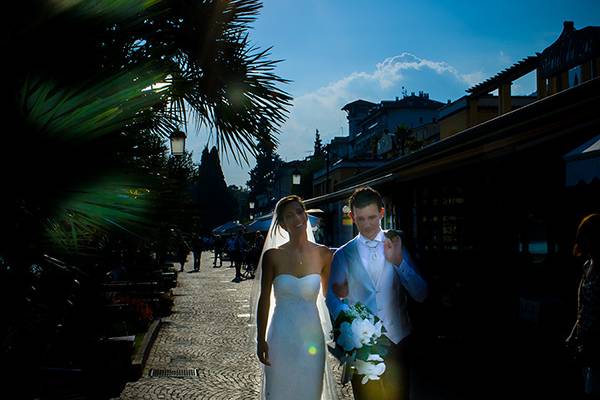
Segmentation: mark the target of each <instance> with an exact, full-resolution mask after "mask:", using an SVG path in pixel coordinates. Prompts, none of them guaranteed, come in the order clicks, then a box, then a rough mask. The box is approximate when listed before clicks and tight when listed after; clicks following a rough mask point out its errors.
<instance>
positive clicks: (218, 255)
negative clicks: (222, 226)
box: [213, 236, 225, 268]
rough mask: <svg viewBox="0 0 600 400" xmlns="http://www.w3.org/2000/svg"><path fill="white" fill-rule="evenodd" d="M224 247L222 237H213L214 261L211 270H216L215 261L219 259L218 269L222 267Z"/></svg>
mask: <svg viewBox="0 0 600 400" xmlns="http://www.w3.org/2000/svg"><path fill="white" fill-rule="evenodd" d="M224 247H225V240H224V239H223V237H222V236H217V237H215V259H214V263H213V268H217V259H219V267H222V266H223V248H224Z"/></svg>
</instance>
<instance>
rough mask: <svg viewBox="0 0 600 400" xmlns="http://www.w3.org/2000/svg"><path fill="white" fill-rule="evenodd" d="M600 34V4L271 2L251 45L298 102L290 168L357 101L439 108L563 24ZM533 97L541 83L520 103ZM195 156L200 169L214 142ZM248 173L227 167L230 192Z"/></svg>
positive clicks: (288, 135) (339, 128)
mask: <svg viewBox="0 0 600 400" xmlns="http://www.w3.org/2000/svg"><path fill="white" fill-rule="evenodd" d="M565 20H571V21H574V23H575V28H577V29H580V28H583V27H585V26H588V25H596V26H598V25H600V1H598V0H595V1H594V0H590V1H555V0H545V1H504V2H501V1H497V0H496V1H479V2H473V1H457V0H455V1H427V0H419V1H403V0H372V1H366V0H320V1H319V0H264V1H263V9H262V10H261V14H260V15H259V16H258V19H257V21H256V22H255V23H254V25H253V29H252V30H251V32H250V39H251V41H252V43H253V44H254V45H256V46H258V47H260V48H266V47H273V48H272V50H271V57H272V58H273V59H282V60H283V61H282V62H281V63H280V64H279V65H278V67H277V70H276V72H277V74H278V75H280V76H282V77H284V78H286V79H290V80H292V82H291V83H290V84H287V85H284V86H282V87H283V89H284V90H286V91H287V92H289V93H290V94H291V95H292V96H293V97H294V102H293V107H291V108H290V113H289V119H288V120H287V122H286V123H285V124H284V125H283V126H282V128H281V133H280V135H279V141H280V145H279V149H278V152H279V154H280V155H281V157H282V159H284V160H287V161H291V160H294V159H302V158H304V157H305V156H306V155H308V154H310V153H311V150H312V147H313V141H314V134H315V129H319V132H320V133H321V136H322V138H323V142H324V143H326V142H328V141H329V140H330V139H331V138H332V137H333V136H339V135H347V134H348V128H347V126H348V125H347V121H346V114H345V112H343V111H341V110H340V109H341V107H342V106H343V105H344V104H346V103H348V102H350V101H354V100H356V99H358V98H362V99H365V100H369V101H373V102H379V101H381V100H393V99H394V98H395V97H396V96H400V97H401V96H402V87H404V88H406V91H408V93H410V92H419V91H421V90H422V91H424V92H427V93H429V95H430V98H432V99H434V100H438V101H443V102H445V101H447V100H448V99H451V100H456V99H457V98H459V97H461V96H463V95H464V94H465V90H466V89H468V88H469V87H470V86H472V85H474V84H477V83H479V82H481V81H483V80H485V79H487V78H489V77H491V76H493V75H495V74H496V73H498V72H499V71H501V70H502V69H504V68H506V67H509V66H510V65H512V64H514V63H515V62H517V61H519V60H521V59H522V58H524V57H527V56H529V55H533V54H535V52H540V51H542V50H543V49H544V48H546V47H547V46H549V45H550V44H552V43H553V42H554V41H555V40H556V38H557V37H558V36H559V34H560V32H561V31H562V25H563V21H565ZM534 90H535V83H534V80H533V75H532V76H528V77H526V78H524V79H522V80H520V81H517V82H515V84H514V85H513V94H529V93H531V92H533V91H534ZM190 136H191V137H190V138H189V139H188V146H189V147H188V148H189V149H192V150H193V153H194V160H195V161H196V162H199V157H200V154H201V152H202V148H203V147H204V145H205V144H206V142H207V137H208V135H207V134H206V132H197V133H192V134H191V135H190ZM253 164H254V160H251V165H250V166H243V167H240V166H239V165H237V164H235V163H234V162H233V161H230V162H228V161H227V160H226V159H223V160H222V165H223V172H224V173H225V178H226V180H227V183H228V184H236V185H245V183H246V181H247V180H248V171H249V170H250V169H251V168H252V166H253Z"/></svg>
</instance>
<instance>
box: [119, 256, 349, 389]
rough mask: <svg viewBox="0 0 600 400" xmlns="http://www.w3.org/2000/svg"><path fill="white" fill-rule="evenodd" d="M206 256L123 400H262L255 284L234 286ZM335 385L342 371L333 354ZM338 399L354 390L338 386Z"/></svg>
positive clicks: (188, 275)
mask: <svg viewBox="0 0 600 400" xmlns="http://www.w3.org/2000/svg"><path fill="white" fill-rule="evenodd" d="M212 257H213V253H212V252H204V253H203V255H202V260H201V261H202V262H201V268H200V272H189V271H190V270H192V269H193V268H192V255H191V254H190V256H189V257H188V263H187V264H186V266H185V272H183V273H179V276H178V284H177V287H176V288H174V289H173V293H174V294H175V305H174V308H173V313H172V314H171V315H170V316H169V317H167V318H164V319H163V324H162V326H161V327H160V330H159V332H158V335H157V337H156V340H155V342H154V344H153V345H152V349H151V351H150V355H149V357H148V361H147V363H146V366H145V369H144V373H143V375H142V378H140V379H139V380H138V381H136V382H129V383H128V384H127V385H126V387H125V389H124V390H123V392H122V393H121V396H120V399H121V400H155V399H182V400H183V399H185V400H192V399H211V400H212V399H228V400H229V399H258V398H259V390H260V368H259V362H258V359H257V357H256V355H255V353H254V347H253V346H250V344H249V342H248V340H249V328H248V322H249V317H248V314H249V313H250V292H251V288H252V282H253V281H252V280H247V281H242V282H240V283H235V282H232V279H233V277H234V276H235V270H234V269H233V268H230V267H229V262H224V263H223V267H221V268H213V267H212ZM328 357H330V364H331V365H332V366H334V374H335V378H336V381H337V382H339V381H340V372H341V371H340V368H339V366H338V363H337V361H336V360H335V359H333V357H331V355H329V356H328ZM153 368H154V369H167V370H175V369H197V370H198V377H185V378H174V377H150V376H149V373H150V370H151V369H153ZM337 389H338V397H339V399H343V400H345V399H352V398H353V396H352V388H351V386H350V385H349V384H348V385H345V386H343V387H342V386H341V385H339V384H338V388H337Z"/></svg>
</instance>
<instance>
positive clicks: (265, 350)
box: [256, 340, 271, 367]
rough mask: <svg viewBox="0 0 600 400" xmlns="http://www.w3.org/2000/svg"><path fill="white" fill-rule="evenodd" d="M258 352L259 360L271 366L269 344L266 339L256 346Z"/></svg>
mask: <svg viewBox="0 0 600 400" xmlns="http://www.w3.org/2000/svg"><path fill="white" fill-rule="evenodd" d="M256 354H257V355H258V360H259V361H260V362H261V363H263V364H265V365H268V366H269V367H270V366H271V363H270V362H269V345H268V344H267V342H266V341H264V340H263V341H262V342H259V343H258V346H257V347H256Z"/></svg>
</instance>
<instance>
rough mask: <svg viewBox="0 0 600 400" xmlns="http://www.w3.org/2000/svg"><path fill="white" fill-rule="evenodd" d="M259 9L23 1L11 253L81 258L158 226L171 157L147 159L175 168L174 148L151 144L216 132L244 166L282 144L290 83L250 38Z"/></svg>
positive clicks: (177, 0) (13, 81) (7, 243)
mask: <svg viewBox="0 0 600 400" xmlns="http://www.w3.org/2000/svg"><path fill="white" fill-rule="evenodd" d="M260 7H261V2H260V1H259V0H202V1H189V0H153V1H147V0H130V1H126V2H121V1H113V0H96V1H89V2H88V1H82V2H66V1H65V2H54V1H53V2H40V1H37V0H29V1H23V2H19V3H18V6H17V8H16V9H14V11H12V13H11V15H10V17H9V18H7V21H8V22H7V24H6V25H4V26H3V27H2V30H3V32H2V38H7V39H2V41H1V42H0V43H1V44H2V54H4V55H5V60H6V61H5V62H3V63H2V65H1V66H0V68H1V69H2V72H3V76H4V78H5V82H6V84H5V88H4V90H3V93H2V95H1V96H2V106H3V107H2V108H1V110H2V111H0V112H1V115H2V120H3V122H4V126H5V129H4V132H3V133H4V143H5V146H6V147H5V148H6V149H8V151H6V152H5V153H10V154H9V155H7V156H6V157H3V158H2V164H1V169H0V170H1V171H2V174H3V178H4V179H3V182H4V183H5V188H6V189H7V190H6V192H7V194H6V195H5V196H4V197H3V198H2V200H1V203H0V205H1V206H2V207H1V210H2V211H1V212H2V215H1V217H2V219H3V221H4V224H3V227H2V234H3V238H5V240H4V241H3V242H2V244H0V255H1V256H3V257H6V258H8V259H11V260H14V262H20V261H25V262H29V261H31V260H32V259H35V258H36V257H39V255H40V254H41V253H47V252H50V253H53V252H55V253H58V254H61V253H62V254H69V253H71V254H72V253H73V252H79V251H81V249H82V248H85V244H86V243H87V244H89V243H92V242H93V240H94V238H96V237H98V235H99V233H103V232H107V231H111V230H121V231H123V232H128V233H131V234H139V233H140V232H143V230H144V229H146V228H149V227H151V225H152V223H151V221H153V220H155V216H154V214H153V213H155V211H156V209H157V207H156V205H157V202H158V201H159V200H160V194H161V190H160V187H161V185H164V180H165V179H168V178H167V176H166V175H167V174H165V173H164V170H163V169H161V168H162V167H161V165H163V166H164V160H162V161H157V162H154V163H152V162H149V160H151V159H155V160H161V158H164V157H165V155H164V148H162V147H161V146H160V145H156V146H145V145H144V144H145V143H155V142H157V141H158V142H160V141H161V140H164V138H166V137H167V136H168V135H169V134H170V133H171V132H172V131H173V130H174V129H176V128H181V127H185V126H187V123H188V119H191V120H193V121H194V123H196V124H198V125H200V126H209V127H211V128H213V129H214V132H215V134H216V136H215V137H216V140H217V144H218V146H219V148H220V150H222V151H226V152H229V154H232V155H233V157H234V158H235V159H236V160H237V161H239V162H244V161H247V155H248V154H256V151H257V143H258V141H262V142H268V143H272V144H276V142H277V140H276V136H275V134H276V132H277V130H278V127H279V126H280V125H281V123H282V122H283V121H284V119H285V116H286V112H287V111H286V107H288V106H289V105H290V101H291V98H290V96H289V95H288V94H287V93H285V92H284V91H283V90H281V89H279V88H278V85H279V84H283V83H286V82H287V81H286V80H285V79H282V78H280V77H278V76H277V75H276V74H275V73H274V67H275V65H276V63H277V61H272V60H270V59H269V53H268V50H259V49H257V48H255V47H253V46H252V45H251V44H250V41H249V39H248V33H247V32H248V28H249V26H250V24H251V23H252V22H253V21H254V19H255V18H256V16H257V15H258V12H259V10H260ZM261 124H262V125H261ZM264 124H266V127H267V129H258V127H259V125H261V126H263V125H264ZM21 147H24V151H18V149H20V148H21ZM142 149H143V151H142ZM17 153H18V154H17ZM161 163H162V164H161ZM161 182H162V183H161ZM82 246H84V247H82ZM25 255H27V257H25Z"/></svg>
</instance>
